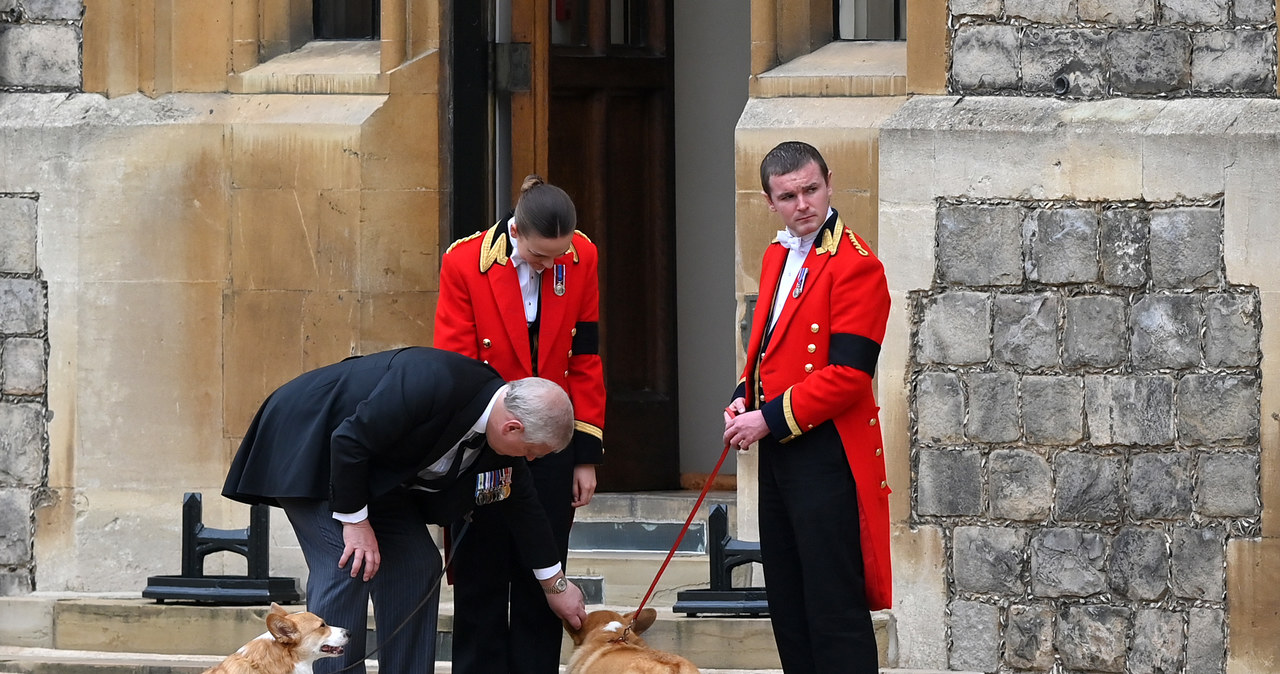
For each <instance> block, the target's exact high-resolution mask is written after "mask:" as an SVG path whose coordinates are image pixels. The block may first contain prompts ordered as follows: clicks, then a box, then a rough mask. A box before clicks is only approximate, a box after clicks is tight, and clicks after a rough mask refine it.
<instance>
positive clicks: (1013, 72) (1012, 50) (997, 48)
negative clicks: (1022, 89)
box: [951, 25, 1018, 92]
mask: <svg viewBox="0 0 1280 674" xmlns="http://www.w3.org/2000/svg"><path fill="white" fill-rule="evenodd" d="M951 78H952V80H953V81H954V82H955V85H956V88H958V89H959V90H961V91H966V92H969V91H975V92H976V91H994V90H998V89H1012V88H1016V87H1017V86H1018V31H1017V29H1016V28H1014V27H1013V26H990V25H987V26H960V27H959V28H957V29H956V32H955V37H954V39H953V41H952V45H951Z"/></svg>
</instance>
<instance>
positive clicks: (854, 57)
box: [751, 41, 907, 98]
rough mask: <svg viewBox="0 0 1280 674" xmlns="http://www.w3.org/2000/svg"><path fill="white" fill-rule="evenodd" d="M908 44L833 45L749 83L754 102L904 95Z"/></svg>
mask: <svg viewBox="0 0 1280 674" xmlns="http://www.w3.org/2000/svg"><path fill="white" fill-rule="evenodd" d="M906 94H907V43H906V42H902V41H896V42H889V41H874V42H843V41H841V42H832V43H830V44H828V45H825V46H823V47H821V48H819V49H817V50H816V51H814V52H812V53H809V54H805V55H804V56H801V57H798V58H795V59H792V60H791V61H789V62H787V63H784V64H782V65H780V66H778V67H777V68H774V69H773V70H770V71H767V72H764V73H761V74H760V75H757V76H756V77H754V78H752V80H751V96H752V97H753V98H783V97H801V98H806V97H807V98H814V97H841V96H905V95H906Z"/></svg>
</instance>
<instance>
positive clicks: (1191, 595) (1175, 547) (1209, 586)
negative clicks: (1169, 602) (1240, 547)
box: [1169, 526, 1227, 601]
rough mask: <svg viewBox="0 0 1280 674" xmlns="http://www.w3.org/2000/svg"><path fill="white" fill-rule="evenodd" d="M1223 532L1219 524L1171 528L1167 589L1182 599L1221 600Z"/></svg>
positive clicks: (1224, 556)
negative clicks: (1169, 569)
mask: <svg viewBox="0 0 1280 674" xmlns="http://www.w3.org/2000/svg"><path fill="white" fill-rule="evenodd" d="M1226 538H1227V537H1226V532H1225V531H1224V530H1223V529H1222V528H1221V527H1216V526H1214V527H1203V528H1192V527H1177V528H1175V529H1174V530H1173V543H1172V545H1171V549H1172V554H1173V556H1172V565H1171V566H1172V573H1171V574H1170V583H1169V585H1170V588H1171V589H1172V590H1173V594H1174V595H1175V596H1178V597H1181V598H1183V599H1204V600H1206V601H1222V599H1223V596H1224V594H1225V592H1226V571H1225V570H1224V566H1225V564H1224V563H1225V561H1226Z"/></svg>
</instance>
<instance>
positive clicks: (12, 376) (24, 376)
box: [0, 337, 48, 395]
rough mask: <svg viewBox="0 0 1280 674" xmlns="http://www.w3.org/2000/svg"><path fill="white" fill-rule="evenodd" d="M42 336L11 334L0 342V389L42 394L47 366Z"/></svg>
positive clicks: (14, 393) (16, 393) (8, 392)
mask: <svg viewBox="0 0 1280 674" xmlns="http://www.w3.org/2000/svg"><path fill="white" fill-rule="evenodd" d="M45 361H46V359H45V346H44V340H43V339H35V338H32V337H11V338H9V339H6V340H4V341H3V343H0V392H2V393H7V394H9V395H39V394H41V393H43V392H44V387H45V383H46V380H47V375H46V372H47V370H48V368H47V366H46V362H45Z"/></svg>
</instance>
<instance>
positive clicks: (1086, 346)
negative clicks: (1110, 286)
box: [1062, 295, 1129, 368]
mask: <svg viewBox="0 0 1280 674" xmlns="http://www.w3.org/2000/svg"><path fill="white" fill-rule="evenodd" d="M1063 304H1064V305H1065V307H1066V312H1065V313H1066V320H1065V322H1064V324H1063V329H1062V364H1063V365H1065V366H1067V367H1082V366H1084V367H1094V368H1106V367H1115V366H1117V365H1119V364H1120V363H1123V362H1124V360H1125V358H1126V357H1127V356H1128V355H1129V345H1128V340H1127V337H1128V334H1129V331H1128V324H1129V322H1128V319H1127V317H1126V316H1127V314H1126V309H1127V306H1128V305H1127V303H1126V302H1125V300H1124V299H1122V298H1119V297H1115V296H1112V295H1081V296H1079V297H1068V298H1066V299H1065V300H1063Z"/></svg>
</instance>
